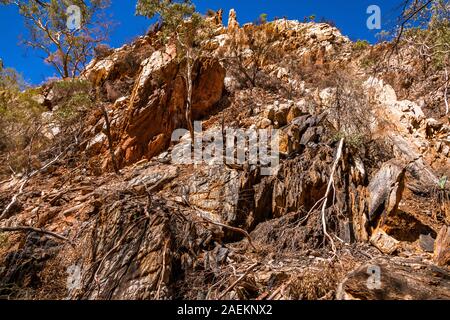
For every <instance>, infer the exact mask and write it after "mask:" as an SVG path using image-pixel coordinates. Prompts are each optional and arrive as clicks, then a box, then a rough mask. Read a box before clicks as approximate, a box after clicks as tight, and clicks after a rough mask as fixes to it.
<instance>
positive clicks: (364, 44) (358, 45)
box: [353, 40, 370, 51]
mask: <svg viewBox="0 0 450 320" xmlns="http://www.w3.org/2000/svg"><path fill="white" fill-rule="evenodd" d="M368 47H370V43H369V42H368V41H367V40H358V41H356V42H355V43H354V44H353V49H355V50H356V51H363V50H365V49H367V48H368Z"/></svg>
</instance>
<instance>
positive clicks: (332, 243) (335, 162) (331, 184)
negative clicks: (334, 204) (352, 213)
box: [322, 138, 344, 252]
mask: <svg viewBox="0 0 450 320" xmlns="http://www.w3.org/2000/svg"><path fill="white" fill-rule="evenodd" d="M343 146H344V138H342V139H341V141H340V142H339V146H338V149H337V154H336V160H334V163H333V167H332V168H331V173H330V180H329V181H328V186H327V191H326V192H325V200H324V202H323V204H322V228H323V234H324V235H325V236H326V237H327V238H328V240H329V241H330V244H331V248H332V250H333V252H336V246H335V245H334V241H333V238H332V237H331V236H330V234H329V233H328V232H327V221H326V217H325V210H326V208H327V202H328V201H327V200H328V196H329V193H330V191H331V187H332V186H333V183H334V173H335V172H336V168H337V166H338V164H339V160H340V159H341V156H342V148H343Z"/></svg>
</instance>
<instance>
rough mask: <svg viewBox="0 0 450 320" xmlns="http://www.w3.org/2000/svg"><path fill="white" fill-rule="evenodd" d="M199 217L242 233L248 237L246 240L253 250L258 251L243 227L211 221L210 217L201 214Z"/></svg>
mask: <svg viewBox="0 0 450 320" xmlns="http://www.w3.org/2000/svg"><path fill="white" fill-rule="evenodd" d="M201 218H202V219H203V220H205V221H206V222H207V223H210V224H214V225H216V226H219V227H222V228H226V229H229V230H231V231H235V232H238V233H240V234H242V235H244V236H245V237H246V238H247V239H248V242H249V243H250V245H251V246H252V248H253V249H255V251H258V249H256V247H255V245H254V244H253V241H252V238H251V237H250V235H249V233H248V232H247V231H245V230H244V229H241V228H237V227H232V226H229V225H226V224H223V223H220V222H215V221H212V220H211V219H208V218H206V217H204V216H201Z"/></svg>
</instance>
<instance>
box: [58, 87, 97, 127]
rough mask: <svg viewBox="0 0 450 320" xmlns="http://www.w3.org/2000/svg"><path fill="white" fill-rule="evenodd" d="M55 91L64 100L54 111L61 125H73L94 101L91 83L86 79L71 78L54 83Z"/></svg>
mask: <svg viewBox="0 0 450 320" xmlns="http://www.w3.org/2000/svg"><path fill="white" fill-rule="evenodd" d="M53 91H54V92H55V95H56V96H58V97H62V100H61V101H60V102H59V103H58V108H57V109H56V110H55V112H54V120H55V121H57V122H58V123H59V124H60V125H64V126H66V125H71V124H73V123H74V122H76V121H77V120H78V118H79V117H80V116H81V115H82V114H83V113H85V112H87V111H88V110H89V109H90V108H92V107H93V102H92V99H91V96H90V91H91V84H90V82H88V81H86V80H80V79H70V80H63V81H58V82H55V83H54V84H53Z"/></svg>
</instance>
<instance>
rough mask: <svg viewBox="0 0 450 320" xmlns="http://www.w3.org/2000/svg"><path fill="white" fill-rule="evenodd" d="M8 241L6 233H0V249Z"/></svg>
mask: <svg viewBox="0 0 450 320" xmlns="http://www.w3.org/2000/svg"><path fill="white" fill-rule="evenodd" d="M7 241H8V236H7V235H6V233H3V232H0V248H1V247H3V246H4V245H5V244H6V242H7Z"/></svg>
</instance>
